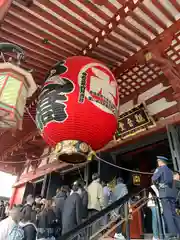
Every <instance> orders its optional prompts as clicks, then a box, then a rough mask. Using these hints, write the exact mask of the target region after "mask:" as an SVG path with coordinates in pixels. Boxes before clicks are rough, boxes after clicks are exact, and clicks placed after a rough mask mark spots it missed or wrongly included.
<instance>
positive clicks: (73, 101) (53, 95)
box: [36, 56, 119, 163]
mask: <svg viewBox="0 0 180 240" xmlns="http://www.w3.org/2000/svg"><path fill="white" fill-rule="evenodd" d="M118 105H119V96H118V89H117V82H116V80H115V78H114V76H113V74H112V73H111V71H110V70H109V69H108V68H107V67H106V66H104V65H103V64H102V63H100V62H98V61H97V60H94V59H91V58H89V57H84V56H75V57H70V58H67V60H66V61H63V62H59V63H57V64H56V65H55V66H54V67H53V68H52V69H51V70H50V72H49V73H48V76H47V78H46V82H45V84H44V87H43V89H42V92H41V94H40V97H39V101H38V104H37V114H36V122H37V126H38V128H39V129H40V131H41V133H42V136H43V138H44V140H45V141H46V142H47V143H48V144H49V145H51V146H52V147H55V152H56V154H57V156H58V157H59V158H60V159H61V160H62V161H65V162H70V163H80V162H84V161H86V159H87V156H88V154H89V153H90V152H91V151H92V150H93V151H96V150H98V149H101V148H102V147H103V146H105V145H106V144H107V143H108V142H109V141H111V140H112V139H113V135H114V134H115V131H116V128H117V115H118V114H117V112H118Z"/></svg>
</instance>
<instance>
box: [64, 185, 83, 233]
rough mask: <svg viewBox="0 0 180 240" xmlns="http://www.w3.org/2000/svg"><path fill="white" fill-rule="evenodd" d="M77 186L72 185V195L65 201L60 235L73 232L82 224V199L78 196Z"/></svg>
mask: <svg viewBox="0 0 180 240" xmlns="http://www.w3.org/2000/svg"><path fill="white" fill-rule="evenodd" d="M78 190H79V185H77V184H74V185H73V187H72V193H71V194H70V196H69V197H68V198H67V199H66V201H65V204H64V209H63V214H62V234H65V233H67V232H69V231H71V230H73V229H74V228H75V227H76V226H78V225H79V224H80V223H81V222H82V210H83V207H82V199H81V197H80V195H79V194H78Z"/></svg>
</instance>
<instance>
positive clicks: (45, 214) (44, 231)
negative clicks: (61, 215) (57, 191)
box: [37, 200, 56, 239]
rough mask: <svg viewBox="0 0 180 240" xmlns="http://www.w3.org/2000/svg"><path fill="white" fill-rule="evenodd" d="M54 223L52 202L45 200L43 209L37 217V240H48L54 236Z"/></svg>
mask: <svg viewBox="0 0 180 240" xmlns="http://www.w3.org/2000/svg"><path fill="white" fill-rule="evenodd" d="M55 222H56V215H55V213H54V211H53V208H52V201H51V200H46V201H45V205H44V209H43V210H42V212H41V213H40V214H39V216H38V225H37V227H38V233H37V239H49V238H53V237H54V235H55V227H54V224H55Z"/></svg>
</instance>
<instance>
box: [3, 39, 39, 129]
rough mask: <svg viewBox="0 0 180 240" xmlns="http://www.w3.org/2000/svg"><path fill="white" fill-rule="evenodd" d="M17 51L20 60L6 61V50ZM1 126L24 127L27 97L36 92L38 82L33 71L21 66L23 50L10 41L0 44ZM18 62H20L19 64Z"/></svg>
mask: <svg viewBox="0 0 180 240" xmlns="http://www.w3.org/2000/svg"><path fill="white" fill-rule="evenodd" d="M10 50H11V51H12V52H13V53H14V52H15V53H17V56H18V57H17V58H18V61H17V62H16V64H15V63H13V64H12V63H10V62H7V61H5V52H6V53H7V52H9V51H10ZM0 52H1V58H2V59H3V63H0V128H6V129H8V128H15V129H22V122H23V115H24V109H25V104H26V99H27V98H28V97H30V96H32V94H33V93H34V92H35V90H36V88H37V87H36V84H35V82H34V80H33V77H32V75H31V73H29V72H28V71H26V70H24V69H22V68H20V67H19V66H18V65H20V58H22V56H24V53H23V50H22V49H21V48H19V47H18V46H16V45H12V44H9V43H2V44H0ZM17 63H18V64H17Z"/></svg>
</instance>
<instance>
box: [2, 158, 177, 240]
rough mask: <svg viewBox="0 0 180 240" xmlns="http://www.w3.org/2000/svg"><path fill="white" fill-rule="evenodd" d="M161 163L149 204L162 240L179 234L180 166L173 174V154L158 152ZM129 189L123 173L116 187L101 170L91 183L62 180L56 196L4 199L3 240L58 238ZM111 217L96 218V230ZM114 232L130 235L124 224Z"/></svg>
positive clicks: (155, 236)
mask: <svg viewBox="0 0 180 240" xmlns="http://www.w3.org/2000/svg"><path fill="white" fill-rule="evenodd" d="M157 163H158V167H157V169H156V170H155V172H154V174H153V176H152V183H153V185H152V186H151V189H152V190H151V191H150V192H149V200H148V204H147V206H148V207H149V208H150V209H151V211H152V227H153V240H159V239H161V238H160V236H163V235H164V236H165V235H166V236H167V237H168V238H167V239H174V240H175V239H179V238H178V237H177V236H180V216H178V214H177V213H176V208H179V206H180V201H179V200H180V196H179V194H178V192H180V191H179V190H180V175H179V173H178V172H175V173H174V174H173V172H172V171H171V170H170V169H169V168H168V166H167V163H168V159H167V158H164V157H157ZM127 194H128V188H127V186H126V185H125V183H124V182H123V179H122V178H117V180H116V185H115V187H114V188H113V189H111V188H110V187H109V186H108V185H107V184H106V183H105V182H100V176H99V175H98V174H93V176H92V182H91V183H90V184H89V186H86V183H85V182H84V181H82V180H78V181H76V182H74V183H73V184H72V186H71V189H70V188H69V187H67V186H61V187H60V188H58V189H57V191H56V195H55V196H54V197H53V198H52V199H51V200H48V199H44V198H42V197H41V196H36V197H35V198H34V197H33V196H32V195H28V196H27V198H26V202H25V204H24V205H16V206H13V207H12V209H10V210H9V205H8V204H5V203H4V202H3V201H1V202H0V220H1V221H0V240H6V239H7V240H36V239H38V240H58V239H59V238H61V236H62V235H64V234H66V233H68V232H70V231H71V230H73V229H74V228H76V227H77V226H78V225H79V224H81V223H83V222H84V221H85V220H87V219H88V218H90V217H91V216H93V215H95V214H96V213H98V212H100V211H101V210H102V209H104V208H106V207H107V206H108V205H109V204H111V203H112V202H114V201H116V200H118V199H120V198H122V197H123V196H125V195H127ZM178 199H179V200H178ZM131 201H132V199H131V200H129V208H130V207H131ZM177 205H178V207H177ZM121 210H122V208H120V207H117V209H114V213H115V214H116V215H117V216H118V215H119V216H121V217H122V216H123V212H122V211H121ZM108 221H109V215H106V216H103V217H102V218H100V219H99V222H97V221H96V223H95V224H92V226H91V234H94V233H96V232H98V230H99V229H100V225H101V226H105V225H107V224H108ZM160 223H161V224H160ZM160 225H161V226H160ZM85 234H87V232H86V233H85ZM81 237H82V238H80V239H85V238H83V236H81ZM114 238H115V239H121V240H125V237H124V236H123V234H122V226H118V227H117V228H116V232H115V235H114Z"/></svg>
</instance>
